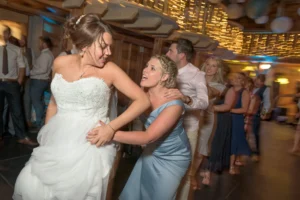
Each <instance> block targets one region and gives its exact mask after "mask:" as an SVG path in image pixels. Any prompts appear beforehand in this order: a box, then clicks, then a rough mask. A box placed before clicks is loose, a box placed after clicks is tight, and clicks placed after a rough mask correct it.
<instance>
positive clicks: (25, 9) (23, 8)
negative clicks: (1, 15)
mask: <svg viewBox="0 0 300 200" xmlns="http://www.w3.org/2000/svg"><path fill="white" fill-rule="evenodd" d="M0 6H2V7H4V8H8V9H12V10H17V11H20V12H23V13H24V12H25V13H30V14H32V15H39V16H40V15H43V16H45V17H49V18H51V19H53V20H55V21H57V22H60V23H64V22H65V18H63V17H59V16H57V15H54V14H51V13H47V12H44V11H41V10H38V9H34V8H30V7H28V6H23V5H20V4H19V3H13V2H9V1H5V0H0Z"/></svg>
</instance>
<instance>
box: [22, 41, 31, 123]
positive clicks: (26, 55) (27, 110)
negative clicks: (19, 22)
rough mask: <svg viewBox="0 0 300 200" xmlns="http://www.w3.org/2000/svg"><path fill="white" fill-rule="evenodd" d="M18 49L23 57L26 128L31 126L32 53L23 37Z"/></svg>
mask: <svg viewBox="0 0 300 200" xmlns="http://www.w3.org/2000/svg"><path fill="white" fill-rule="evenodd" d="M19 43H20V47H21V50H22V53H23V56H24V62H25V66H26V67H25V69H26V71H25V81H24V90H23V91H24V94H23V105H24V111H25V119H26V122H27V125H28V127H30V126H31V108H32V104H31V99H30V70H31V69H32V66H33V61H34V53H33V50H32V49H31V48H28V47H27V39H26V36H25V35H22V37H21V39H20V41H19Z"/></svg>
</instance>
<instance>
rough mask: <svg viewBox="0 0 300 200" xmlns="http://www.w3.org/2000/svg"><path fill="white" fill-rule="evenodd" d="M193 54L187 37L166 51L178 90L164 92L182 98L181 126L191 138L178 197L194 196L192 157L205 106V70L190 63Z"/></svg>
mask: <svg viewBox="0 0 300 200" xmlns="http://www.w3.org/2000/svg"><path fill="white" fill-rule="evenodd" d="M193 54H194V48H193V44H192V42H191V41H189V40H187V39H179V40H178V41H174V42H173V43H172V44H171V46H170V48H169V51H168V52H167V54H166V55H167V56H168V57H169V58H171V60H173V61H174V62H175V63H176V65H177V68H178V76H177V84H178V89H171V90H168V91H167V92H166V94H165V95H166V97H168V98H170V99H181V100H182V101H183V102H184V106H185V108H186V112H185V115H184V119H183V121H184V124H183V125H184V129H185V131H186V132H187V136H188V138H189V141H190V145H191V153H192V163H191V165H190V168H189V170H188V172H187V174H186V176H185V178H184V179H183V182H182V185H181V186H180V187H179V191H178V195H177V198H178V199H179V200H187V199H192V198H193V197H192V196H193V191H192V190H191V180H192V176H193V175H194V174H195V169H194V165H193V158H194V155H195V151H196V146H197V141H198V132H199V131H198V130H199V119H200V110H205V109H206V108H207V107H208V95H207V87H206V80H205V73H204V72H201V71H200V70H199V69H198V68H197V67H195V66H194V65H193V64H192V63H190V62H191V59H192V57H193Z"/></svg>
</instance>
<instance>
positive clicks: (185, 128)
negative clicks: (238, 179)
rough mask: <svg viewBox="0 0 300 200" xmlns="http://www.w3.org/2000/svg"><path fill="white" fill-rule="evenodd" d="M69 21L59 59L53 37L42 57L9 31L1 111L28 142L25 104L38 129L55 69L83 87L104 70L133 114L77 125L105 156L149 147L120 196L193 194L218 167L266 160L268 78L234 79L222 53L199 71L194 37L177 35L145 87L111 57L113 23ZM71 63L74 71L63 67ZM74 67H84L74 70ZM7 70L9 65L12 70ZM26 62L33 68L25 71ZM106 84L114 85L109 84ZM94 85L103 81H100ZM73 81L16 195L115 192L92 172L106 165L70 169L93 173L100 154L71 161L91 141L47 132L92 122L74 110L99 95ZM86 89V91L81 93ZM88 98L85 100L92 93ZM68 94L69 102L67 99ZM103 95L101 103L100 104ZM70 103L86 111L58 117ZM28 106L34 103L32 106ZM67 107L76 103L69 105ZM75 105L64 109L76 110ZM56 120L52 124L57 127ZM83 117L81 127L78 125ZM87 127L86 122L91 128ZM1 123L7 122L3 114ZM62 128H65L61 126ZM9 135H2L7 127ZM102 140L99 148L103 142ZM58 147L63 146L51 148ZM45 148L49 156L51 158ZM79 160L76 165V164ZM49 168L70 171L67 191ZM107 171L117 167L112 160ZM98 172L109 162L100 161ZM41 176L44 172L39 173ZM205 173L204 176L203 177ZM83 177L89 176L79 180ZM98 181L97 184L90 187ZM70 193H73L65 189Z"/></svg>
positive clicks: (90, 18)
mask: <svg viewBox="0 0 300 200" xmlns="http://www.w3.org/2000/svg"><path fill="white" fill-rule="evenodd" d="M72 20H73V21H72ZM68 23H69V24H72V26H71V25H70V26H69V27H72V28H69V29H70V30H69V31H68V33H69V35H70V38H71V39H72V41H73V44H74V47H76V48H74V49H75V50H73V51H66V52H63V53H62V54H61V58H58V59H56V60H55V61H54V63H53V60H54V58H53V55H52V53H51V51H50V49H51V47H52V43H51V40H50V39H49V38H45V37H42V38H40V42H41V44H40V49H41V55H40V56H39V57H37V59H34V57H33V55H32V53H30V50H29V49H28V48H26V45H25V44H26V40H24V41H23V43H22V45H23V46H22V45H20V44H19V45H20V47H18V45H17V44H12V42H10V40H9V38H10V37H11V31H10V29H9V28H7V29H6V30H5V31H4V36H5V40H6V46H4V47H0V55H1V56H3V57H2V60H3V64H2V67H0V70H1V72H0V78H1V80H2V81H0V93H1V99H0V103H1V104H0V106H1V111H2V110H3V108H4V104H5V103H4V101H5V99H6V101H7V104H8V105H9V109H10V110H9V113H10V115H11V118H12V124H13V128H14V130H15V134H16V136H17V137H18V142H19V143H23V144H29V145H35V142H33V141H31V140H30V139H28V137H27V136H26V134H25V123H23V122H24V121H25V120H24V117H23V112H22V107H24V110H25V115H26V118H25V119H26V121H27V125H28V126H31V118H30V117H31V115H30V114H29V113H30V112H31V106H30V107H29V106H28V105H29V103H28V102H29V101H30V102H31V103H32V105H33V107H34V110H35V112H36V122H35V124H34V125H35V126H36V127H37V128H40V127H41V126H42V125H43V124H44V121H43V118H44V112H45V110H44V108H45V106H44V105H42V103H43V102H42V94H43V92H44V91H45V90H46V89H47V88H48V87H49V84H50V73H51V70H52V71H53V73H54V74H56V76H55V77H56V79H55V78H54V79H53V81H54V80H55V81H59V80H64V83H65V84H68V83H70V82H74V83H77V84H78V85H79V84H83V81H81V82H79V80H81V79H85V81H86V82H87V81H95V79H88V78H89V77H93V76H94V77H98V76H99V74H100V75H101V76H104V77H105V78H103V77H101V76H100V77H98V78H99V79H101V80H102V81H99V82H97V84H101V86H99V87H105V88H106V89H107V88H111V87H110V86H115V87H116V88H117V89H119V90H121V91H122V92H123V93H125V94H126V95H127V96H129V98H130V99H131V100H132V104H131V105H130V107H129V108H128V109H127V110H126V111H124V113H125V114H124V113H123V114H121V115H119V116H115V119H111V121H109V120H107V119H106V118H105V117H103V119H105V120H106V121H105V122H102V121H101V122H99V123H100V126H97V127H96V128H94V129H93V130H91V131H90V132H89V133H85V132H83V133H78V132H77V131H79V130H80V129H81V127H78V130H73V131H74V132H76V133H72V134H79V135H80V134H84V135H85V134H86V139H87V141H88V142H90V144H91V145H92V147H91V146H87V147H86V148H87V149H89V148H90V150H89V151H91V153H92V155H94V153H95V152H97V151H98V149H99V150H101V149H102V151H103V152H102V154H104V153H105V150H103V149H105V146H104V147H103V145H105V144H107V143H109V142H110V141H116V142H121V143H125V144H131V145H143V147H144V150H143V153H142V155H141V156H140V158H139V160H138V161H137V163H136V165H135V167H134V170H133V171H132V173H131V175H130V177H129V179H128V181H127V184H126V185H125V187H124V189H123V192H122V193H121V195H120V197H119V199H122V200H129V199H130V200H143V199H157V200H168V199H175V198H176V199H179V200H187V199H192V197H193V193H194V192H193V190H196V189H199V188H201V183H202V184H204V185H210V183H211V175H212V173H221V172H224V171H228V172H229V173H230V174H232V175H235V174H238V173H239V168H240V167H241V166H243V165H245V164H246V162H245V157H247V156H251V155H252V158H253V160H255V161H258V160H259V155H260V140H259V138H260V137H259V129H260V121H261V119H265V118H267V116H268V115H269V112H270V110H271V108H270V107H271V106H270V89H269V88H268V87H266V86H265V85H264V82H265V76H264V75H258V76H257V77H256V78H255V79H254V80H253V79H251V78H250V77H247V76H246V75H245V74H244V73H236V74H234V76H233V77H232V78H231V79H230V78H229V73H230V70H229V68H228V66H227V65H226V64H224V62H223V61H222V59H220V58H218V57H215V56H212V57H209V58H208V59H207V60H206V61H205V62H204V63H203V65H202V67H200V68H198V67H196V66H194V65H193V64H192V63H191V60H192V57H193V55H194V49H193V44H192V42H191V41H189V40H187V39H178V40H176V41H173V42H172V43H171V45H170V47H169V50H168V52H167V53H166V55H157V56H153V57H152V58H151V59H150V60H149V61H148V63H147V65H146V67H145V69H144V70H143V76H142V77H141V83H140V85H141V86H142V87H143V89H144V92H142V90H141V89H139V88H138V87H137V86H135V84H134V83H133V82H132V81H131V80H130V79H129V78H128V77H127V76H126V75H125V74H124V73H123V72H120V70H119V69H118V67H117V66H116V65H115V64H113V63H111V62H106V59H107V57H108V56H110V55H111V51H110V45H111V44H112V35H111V32H110V31H109V29H108V27H107V26H106V25H105V24H104V23H103V22H102V21H101V20H100V19H99V18H98V17H97V16H96V15H93V14H88V15H82V16H80V17H77V18H72V19H70V21H69V22H68ZM97 34H98V35H97ZM79 36H80V37H79ZM80 38H86V40H85V41H82V40H80ZM95 38H96V39H95ZM98 40H99V41H98ZM20 43H21V42H20ZM99 44H100V45H99ZM24 47H25V48H24ZM6 49H7V50H6ZM5 51H7V53H6V54H7V55H8V59H10V57H11V60H10V61H9V62H8V64H7V63H5V60H6V58H5V56H6V54H5V53H3V52H5ZM91 52H94V53H91ZM70 54H73V55H70ZM96 55H97V56H98V57H96ZM99 58H100V59H99ZM82 63H83V64H82ZM63 65H64V66H67V67H64V68H63V67H61V66H63ZM73 65H74V66H78V67H77V68H74V67H73ZM5 66H8V70H7V69H6V67H5ZM52 66H53V67H52ZM72 67H73V68H72ZM27 68H28V70H27V72H26V70H25V69H27ZM110 70H112V71H114V72H115V74H114V73H111V71H110ZM71 72H72V73H71ZM25 73H26V76H25ZM116 74H117V75H118V76H119V77H122V78H120V79H122V81H123V82H122V83H121V80H118V78H115V76H116ZM23 77H27V78H26V84H24V82H25V80H24V78H23ZM59 77H60V78H59ZM74 77H75V78H74ZM68 80H70V81H68ZM104 80H105V81H111V82H109V83H107V82H105V81H104ZM77 81H78V82H77ZM100 82H101V83H100ZM94 83H95V84H96V82H94ZM103 83H104V85H103ZM86 85H87V86H86V87H85V90H84V91H89V90H91V89H94V86H93V87H92V86H91V85H89V84H88V83H87V84H86ZM21 86H22V87H23V88H24V89H23V90H21ZM56 86H57V85H56ZM108 86H109V87H108ZM128 86H130V87H128ZM72 87H73V86H71V84H70V85H68V88H69V89H70V90H68V92H66V94H64V95H62V93H59V88H57V87H55V86H54V87H53V88H54V89H56V90H57V91H56V93H57V95H62V96H60V98H58V99H57V100H58V101H55V95H54V96H52V100H51V102H50V105H49V109H48V111H47V119H46V125H45V127H46V128H45V129H42V130H41V132H40V133H39V137H40V141H43V143H42V144H41V146H40V147H37V148H36V149H35V152H34V153H35V158H32V159H30V162H29V164H27V165H26V167H25V168H24V169H23V171H22V172H21V174H20V176H19V178H18V180H17V184H16V190H15V194H14V198H15V199H22V196H23V197H24V195H28V196H30V198H29V199H44V198H46V196H47V198H48V197H49V198H50V197H51V198H52V197H53V198H57V197H64V198H65V199H75V197H76V198H77V196H76V195H79V194H80V195H83V197H84V196H86V197H91V196H97V197H99V196H101V195H103V192H102V193H101V191H95V190H94V188H93V187H95V185H96V186H97V188H100V187H102V188H106V187H105V184H107V182H106V180H105V181H104V180H98V179H97V180H94V179H93V178H91V177H94V176H99V173H100V172H99V171H97V169H95V168H91V169H92V170H91V171H89V174H88V175H87V176H86V177H85V176H84V175H82V174H80V173H79V174H78V173H76V174H72V170H69V169H68V167H66V166H69V167H74V166H77V164H78V163H80V166H78V168H76V170H78V169H79V171H80V170H81V168H82V170H83V171H86V170H87V169H86V168H88V169H90V167H92V166H91V165H89V164H88V163H85V162H90V160H88V159H92V160H93V159H94V158H92V157H91V154H86V151H83V152H80V153H81V154H80V155H82V156H83V157H82V159H80V158H78V157H76V162H73V160H72V159H73V157H72V156H76V155H73V154H72V155H69V154H68V153H71V152H72V151H74V149H73V148H69V149H68V147H69V146H70V147H73V146H72V145H76V147H78V149H77V148H76V150H78V151H79V150H80V148H79V145H82V144H85V143H83V142H82V141H75V140H73V138H72V137H71V136H72V135H70V136H68V134H70V133H69V132H68V131H66V132H64V134H60V135H59V136H57V137H56V136H54V133H53V136H52V135H51V131H48V130H55V131H56V132H55V133H58V132H59V131H64V130H67V129H68V128H70V127H68V126H69V124H73V125H74V124H76V123H75V122H76V120H78V119H80V121H81V122H80V123H82V120H83V118H77V119H76V117H74V116H76V115H79V114H80V113H81V110H80V109H81V108H84V109H85V107H86V106H89V105H86V104H85V105H81V104H80V103H82V102H80V101H77V100H78V99H80V98H79V97H80V94H82V95H87V94H88V95H90V94H91V93H92V92H90V93H84V91H79V90H80V88H83V87H78V88H77V89H76V90H75V89H74V90H73V89H72ZM133 90H134V92H133ZM73 91H74V95H77V96H79V97H78V98H75V99H73V101H72V102H69V101H67V100H66V99H64V98H67V97H71V96H72V95H73V93H72V92H73ZM78 91H79V92H80V93H76V92H78ZM13 92H14V94H13V95H12V93H13ZM53 92H55V91H53ZM2 94H3V95H2ZM21 94H22V96H23V100H24V101H23V104H22V103H21ZM26 95H27V96H26ZM68 95H69V96H68ZM88 95H87V96H86V101H87V103H90V105H95V106H98V105H96V103H95V102H96V100H95V99H96V98H95V99H90V98H88V97H89V96H88ZM98 95H99V96H96V97H97V99H98V97H100V99H101V101H103V102H102V103H103V105H105V104H106V103H107V102H105V99H107V98H106V95H107V94H106V93H104V92H103V91H101V92H100V93H99V94H98ZM102 95H103V96H104V97H103V98H102ZM77 96H76V97H77ZM83 97H84V98H85V96H83ZM146 97H147V98H146ZM103 99H104V100H103ZM62 100H63V102H60V101H62ZM94 100H95V102H93V101H94ZM68 103H70V104H76V105H78V107H74V108H73V109H74V110H75V111H76V109H78V112H77V111H76V112H72V110H68V109H66V110H67V111H68V112H69V114H70V115H72V116H69V115H65V116H67V117H66V119H63V118H62V119H58V118H59V117H60V116H58V115H56V113H59V112H60V111H59V106H58V105H66V104H68ZM26 106H28V107H27V108H26ZM66 107H67V108H68V105H67V106H66ZM69 107H70V106H69ZM91 107H92V106H91ZM92 108H93V107H92ZM147 108H148V110H147ZM89 109H91V108H89ZM103 109H104V108H103ZM26 110H27V111H28V113H26V112H27V111H26ZM66 110H65V111H63V112H65V113H67V114H68V112H66ZM74 110H73V111H74ZM141 112H144V114H143V115H142V116H141V119H142V120H143V122H144V124H145V129H144V130H138V131H120V130H119V129H120V127H122V126H124V125H125V124H126V123H128V122H129V121H130V120H133V119H134V118H136V117H138V116H139V115H140V113H141ZM1 113H2V112H1ZM65 113H64V114H65ZM27 114H28V116H27ZM124 116H125V117H124ZM79 117H80V116H79ZM92 118H93V116H92V117H91V119H92ZM50 119H51V120H52V124H51V123H49V120H50ZM84 119H85V120H86V119H89V116H85V117H84ZM93 119H94V118H93ZM55 120H70V121H69V122H70V123H69V124H63V123H58V122H57V125H59V126H58V127H54V125H55V124H54V122H53V121H55ZM72 120H74V121H75V122H74V121H72ZM98 120H102V119H97V121H98ZM77 122H78V123H79V121H77ZM89 123H90V122H89V121H87V122H86V124H89ZM86 124H84V125H83V124H82V126H85V125H86ZM0 125H2V126H3V120H2V119H1V124H0ZM58 128H61V129H60V130H58ZM1 131H2V132H1V133H3V130H2V129H1ZM47 131H48V132H47ZM49 134H50V135H49ZM249 134H254V136H255V141H256V148H255V149H251V148H250V146H249V143H248V140H247V138H248V135H249ZM54 137H55V138H54ZM64 137H70V138H72V139H70V141H71V142H68V145H69V146H66V147H64V148H66V150H65V151H64V152H61V153H62V154H63V156H70V157H68V159H64V160H60V159H58V158H56V157H55V156H52V154H51V152H52V153H53V152H54V151H55V149H56V148H60V147H61V146H59V145H61V144H60V141H61V140H63V138H64ZM78 138H79V139H80V138H81V137H78ZM78 138H77V139H78ZM47 139H49V140H50V143H51V145H49V144H48V143H47ZM56 142H57V143H56ZM56 145H57V146H56ZM94 145H95V146H97V147H98V149H97V148H94ZM51 148H55V149H52V150H51ZM44 151H47V152H48V153H49V154H47V155H43V152H44ZM95 155H98V154H95ZM39 156H41V157H39ZM48 157H49V159H50V160H55V162H56V165H59V166H63V169H56V168H55V169H54V168H53V169H52V168H51V167H47V166H48V164H49V162H47V159H48ZM37 158H40V159H37ZM69 158H70V159H69ZM71 158H72V159H71ZM99 159H100V158H99ZM44 161H45V162H44ZM71 161H72V162H73V163H72V164H70V163H71ZM103 163H105V161H103ZM35 166H40V167H38V168H37V167H35ZM45 166H46V168H47V170H48V172H49V173H48V174H52V175H53V177H55V178H56V175H57V173H61V172H62V170H65V171H64V172H65V173H66V174H67V175H68V176H63V177H60V178H61V179H62V180H61V181H62V182H63V183H64V185H63V187H62V185H61V184H60V182H58V181H55V180H54V179H52V178H53V177H48V174H47V173H44V172H43V171H42V170H43V167H45ZM105 166H106V165H105ZM102 167H103V166H102ZM106 167H111V166H110V165H109V164H107V166H106ZM99 168H101V167H100V166H99ZM55 170H57V171H55ZM109 170H110V169H109ZM109 170H108V171H109ZM105 171H106V170H105ZM35 172H37V173H36V174H35ZM38 172H39V173H38ZM90 173H91V174H90ZM100 174H101V173H100ZM73 175H74V176H73ZM198 175H200V176H201V177H202V182H201V181H200V179H199V178H198V177H199V176H198ZM78 177H79V178H80V179H78V180H77V179H76V181H73V182H72V180H73V179H74V180H75V178H78ZM106 178H107V177H106ZM29 179H32V180H34V182H35V185H32V187H31V186H28V182H29V183H31V181H30V180H29ZM49 180H51V181H50V182H51V184H50V183H47V181H49ZM80 181H81V182H80ZM83 183H84V184H83ZM83 185H84V187H83ZM89 185H91V186H90V188H89V187H88V186H89ZM103 186H104V187H103ZM80 187H82V188H81V189H82V190H80V191H79V190H77V191H76V188H80ZM40 188H45V191H44V190H43V191H44V192H41V190H39V189H40ZM62 188H63V189H62ZM74 188H75V189H74ZM83 188H84V189H85V190H83ZM64 191H66V192H65V193H64ZM104 193H105V192H104ZM47 198H46V199H47Z"/></svg>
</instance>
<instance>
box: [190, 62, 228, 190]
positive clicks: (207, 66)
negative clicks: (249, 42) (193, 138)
mask: <svg viewBox="0 0 300 200" xmlns="http://www.w3.org/2000/svg"><path fill="white" fill-rule="evenodd" d="M223 66H224V63H223V61H222V60H221V59H220V58H218V57H210V58H208V59H207V60H206V61H205V62H204V64H203V66H202V69H201V71H203V72H205V79H206V82H207V90H208V97H209V107H208V108H207V109H206V110H203V111H202V116H201V117H202V122H203V123H202V124H200V135H199V140H198V148H197V153H196V155H195V162H194V164H195V175H194V176H193V181H192V185H193V189H197V188H198V186H199V184H198V183H197V178H196V177H197V175H198V174H200V169H201V165H202V163H203V161H204V160H205V159H206V157H207V156H209V153H210V145H209V141H210V138H211V135H212V132H213V128H214V124H215V123H216V121H215V114H214V111H213V105H214V102H215V100H216V99H217V97H219V96H221V94H222V93H223V91H224V89H225V88H226V86H225V85H224V81H223Z"/></svg>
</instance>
